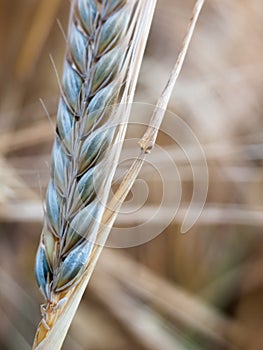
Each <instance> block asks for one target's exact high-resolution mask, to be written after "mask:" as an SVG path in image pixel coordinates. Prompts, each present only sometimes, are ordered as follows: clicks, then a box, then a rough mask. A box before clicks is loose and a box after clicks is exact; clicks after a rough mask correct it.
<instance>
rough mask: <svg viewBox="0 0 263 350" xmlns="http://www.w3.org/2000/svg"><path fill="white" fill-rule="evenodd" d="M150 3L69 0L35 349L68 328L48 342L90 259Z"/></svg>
mask: <svg viewBox="0 0 263 350" xmlns="http://www.w3.org/2000/svg"><path fill="white" fill-rule="evenodd" d="M155 3H156V1H155V0H148V1H147V0H103V1H101V0H74V1H73V2H72V6H71V15H70V24H69V30H68V46H67V50H66V58H65V65H64V72H63V77H62V83H61V86H60V87H61V99H60V102H59V107H58V113H57V128H56V137H55V142H54V146H53V150H52V161H51V180H50V182H49V185H48V189H47V194H46V212H45V220H44V227H43V231H42V234H41V239H40V244H39V248H38V251H37V256H36V264H35V274H36V278H37V282H38V285H39V288H40V290H41V291H42V294H43V296H44V298H45V304H44V305H42V321H41V322H40V324H39V327H38V330H37V333H36V337H35V341H34V345H33V348H35V349H36V348H37V349H48V348H49V349H50V348H51V347H50V346H52V349H54V350H55V349H59V348H60V346H61V344H62V342H63V339H64V337H65V334H66V330H65V334H64V335H62V336H61V340H59V341H58V342H57V343H58V345H54V343H52V344H51V343H49V345H47V343H45V340H46V338H47V337H48V336H49V334H50V333H51V331H52V329H53V327H54V325H55V324H56V321H57V318H58V316H59V315H60V314H61V312H62V311H63V309H65V307H64V306H63V305H64V304H66V305H67V304H68V300H69V298H70V295H71V294H72V293H73V292H74V289H75V287H76V286H77V285H78V283H79V281H80V280H81V279H82V277H83V275H84V274H85V271H87V266H88V264H89V263H90V261H91V257H92V253H93V250H94V245H95V242H96V237H97V233H98V229H99V226H100V223H101V220H102V216H103V213H104V210H105V203H106V202H107V198H108V194H109V191H110V186H111V182H112V178H113V175H114V172H115V169H116V166H117V162H118V157H119V154H120V151H121V145H122V141H123V138H124V135H125V129H126V123H127V120H128V115H129V102H131V101H132V98H133V93H134V88H135V84H136V80H137V77H138V71H139V67H140V63H141V59H142V53H143V51H144V47H145V41H146V38H147V36H148V31H149V25H150V23H151V18H152V14H153V9H154V7H155ZM147 16H148V17H147ZM113 146H116V147H113ZM112 149H113V151H112ZM76 306H77V305H76ZM74 312H75V311H74ZM74 312H73V314H72V315H74ZM72 317H73V316H72ZM69 324H70V322H68V324H67V328H68V327H69ZM64 328H65V327H64Z"/></svg>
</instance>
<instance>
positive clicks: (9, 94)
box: [0, 0, 263, 350]
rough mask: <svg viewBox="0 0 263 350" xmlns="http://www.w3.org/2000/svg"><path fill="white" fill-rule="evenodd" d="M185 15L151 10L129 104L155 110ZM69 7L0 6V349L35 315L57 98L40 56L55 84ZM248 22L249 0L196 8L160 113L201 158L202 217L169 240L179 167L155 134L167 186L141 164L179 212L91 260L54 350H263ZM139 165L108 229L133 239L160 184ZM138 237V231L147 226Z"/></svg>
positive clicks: (189, 1) (257, 77)
mask: <svg viewBox="0 0 263 350" xmlns="http://www.w3.org/2000/svg"><path fill="white" fill-rule="evenodd" d="M193 5H194V1H193V0H185V1H179V0H159V1H158V6H157V9H156V13H155V17H154V21H153V26H152V30H151V35H150V39H149V43H148V46H147V50H146V55H145V59H144V62H143V66H142V70H141V74H140V80H139V84H138V88H137V93H136V98H135V100H136V101H139V102H146V103H155V102H156V100H157V98H158V96H159V95H160V93H161V90H162V87H163V86H164V84H165V82H166V80H167V79H168V77H169V72H170V70H171V68H172V66H173V64H174V62H175V59H176V56H177V54H178V52H179V48H180V45H181V42H182V39H183V36H184V34H185V31H186V28H187V24H188V20H189V18H190V16H191V12H192V7H193ZM69 6H70V4H69V2H68V1H61V0H23V1H21V0H9V1H7V0H1V1H0V46H1V54H0V76H1V79H0V314H1V318H0V348H1V349H2V350H5V349H6V350H11V349H12V350H13V349H21V350H22V349H30V346H31V344H32V340H33V337H34V332H35V329H36V326H37V322H38V321H39V319H40V312H39V305H40V303H42V302H43V300H42V297H41V295H40V292H39V290H38V288H37V285H36V282H35V278H34V272H33V270H34V256H35V252H36V248H37V245H38V241H39V237H40V232H41V227H42V198H43V197H44V193H45V187H46V185H47V182H48V179H49V161H50V160H49V154H50V151H51V147H52V142H53V137H54V129H53V123H52V121H53V122H54V121H55V115H56V106H57V102H58V97H59V89H58V84H57V81H56V75H55V71H54V68H53V67H52V64H51V60H50V54H51V55H52V57H53V59H54V62H55V64H56V67H57V70H58V74H59V76H61V69H62V62H63V56H64V50H65V39H64V37H63V34H62V31H61V28H63V30H64V31H66V30H67V20H68V14H69ZM262 21H263V4H262V1H261V0H243V1H239V0H231V1H229V0H208V1H207V2H206V5H205V7H204V9H203V11H202V14H201V17H200V20H199V22H198V26H197V29H196V31H195V34H194V38H193V42H192V44H191V46H190V50H189V53H188V56H187V60H186V63H185V65H184V68H183V71H182V74H181V76H180V78H179V80H178V83H177V86H176V88H175V91H174V94H173V96H172V99H171V102H170V105H169V110H170V111H171V112H173V113H175V114H177V115H178V116H180V118H181V119H182V120H184V121H185V122H186V123H187V124H188V125H189V126H190V127H191V129H192V130H193V132H194V134H195V135H196V137H197V138H198V140H199V142H200V143H201V145H202V147H203V149H204V152H205V155H206V160H207V164H208V171H209V189H208V197H207V201H206V204H205V207H204V210H203V212H202V215H201V216H200V218H199V220H198V221H197V223H196V224H195V225H194V226H193V228H192V229H191V230H190V231H189V232H188V233H187V234H185V235H182V234H181V233H180V227H181V224H182V220H183V217H184V210H185V208H187V206H188V204H189V200H190V199H191V194H192V190H193V178H192V173H191V167H190V164H189V162H188V161H187V159H186V158H184V157H182V156H181V154H180V152H179V147H178V146H177V145H176V143H175V142H171V140H168V139H167V138H166V137H165V136H162V135H160V137H159V139H158V143H159V145H161V147H162V149H167V152H169V154H170V155H171V157H172V158H173V160H174V163H175V164H176V166H177V169H178V172H179V173H180V178H181V182H180V184H178V181H177V180H176V181H175V177H174V176H173V172H172V171H171V169H170V165H169V163H166V162H165V160H163V161H160V154H159V153H158V152H156V153H154V151H153V153H152V155H151V161H152V162H153V163H154V164H159V165H158V166H159V167H160V169H162V171H163V172H164V173H166V174H168V175H169V176H168V177H165V185H166V186H168V187H169V189H170V190H171V192H174V191H175V192H176V191H177V190H178V193H179V185H180V186H181V189H182V198H181V201H180V206H179V210H178V212H177V214H176V216H175V217H174V220H173V221H172V222H171V223H170V224H169V225H168V226H167V227H166V228H165V229H164V230H163V232H162V234H160V235H158V236H157V237H156V238H155V239H152V240H150V241H149V242H147V243H145V244H142V245H140V246H137V247H132V248H129V249H110V248H106V249H105V250H104V252H103V254H102V256H101V259H100V261H99V264H98V266H97V268H96V270H95V272H94V274H93V277H92V279H91V282H90V284H89V287H88V289H87V291H86V293H85V295H84V298H83V300H82V303H81V305H80V308H79V311H78V313H77V315H76V317H75V319H74V322H73V324H72V327H71V329H70V332H69V335H68V337H67V340H66V342H65V344H64V346H63V349H65V350H66V349H74V350H75V349H76V350H86V349H88V350H120V349H127V350H133V349H138V350H174V349H187V350H188V349H193V350H195V349H196V350H197V349H198V350H199V349H202V350H204V349H205V350H216V349H244V350H260V349H263V333H262V326H263V236H262V224H263V213H262V208H263V199H262V194H263V184H262V180H263V178H262V175H263V162H262V159H263V115H262V86H263V74H262V72H263V70H262V66H263V27H262ZM40 99H42V103H41V102H40ZM43 105H44V106H45V108H46V110H47V111H48V114H49V117H47V111H45V108H43ZM150 111H151V110H150ZM150 111H149V112H150ZM149 117H150V115H149ZM166 123H168V128H169V120H168V121H166ZM129 132H130V134H129V135H130V136H132V137H140V136H141V134H142V131H138V130H137V129H136V128H135V129H134V130H130V131H129ZM138 132H139V133H140V135H138ZM136 152H137V150H136V149H134V155H136V154H137V153H136ZM158 156H159V158H158ZM155 157H156V158H155ZM161 160H162V159H161ZM146 168H147V166H146V167H145V168H144V170H143V171H142V174H143V179H144V182H146V183H147V186H148V189H149V196H148V197H147V201H146V202H145V203H144V206H143V208H142V209H141V211H140V210H139V211H136V212H135V213H133V215H127V216H125V214H123V213H122V214H121V216H120V217H119V219H117V223H116V225H117V226H118V227H123V228H124V229H125V228H127V227H133V230H134V234H140V230H141V228H140V223H141V221H142V220H143V219H145V217H147V215H148V214H147V213H148V211H147V210H150V209H151V208H154V207H155V206H156V203H157V202H158V201H159V200H160V196H161V193H162V188H163V183H162V178H160V177H158V176H154V175H153V174H152V172H151V171H149V170H148V171H146V170H147V169H146ZM141 176H142V175H141ZM135 188H136V187H135ZM137 192H138V191H137ZM134 196H135V197H136V191H135V192H134ZM135 200H136V198H135ZM169 205H170V207H169V208H168V209H169V210H170V211H171V210H173V203H172V201H171V202H170V204H169ZM154 220H155V221H154V222H152V228H153V227H156V225H158V224H160V223H162V222H163V221H165V220H166V219H165V217H164V215H163V214H160V215H159V216H158V215H156V216H155V218H154ZM147 228H148V230H149V235H150V234H151V224H150V225H148V226H147ZM144 233H146V234H147V233H148V232H144Z"/></svg>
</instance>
